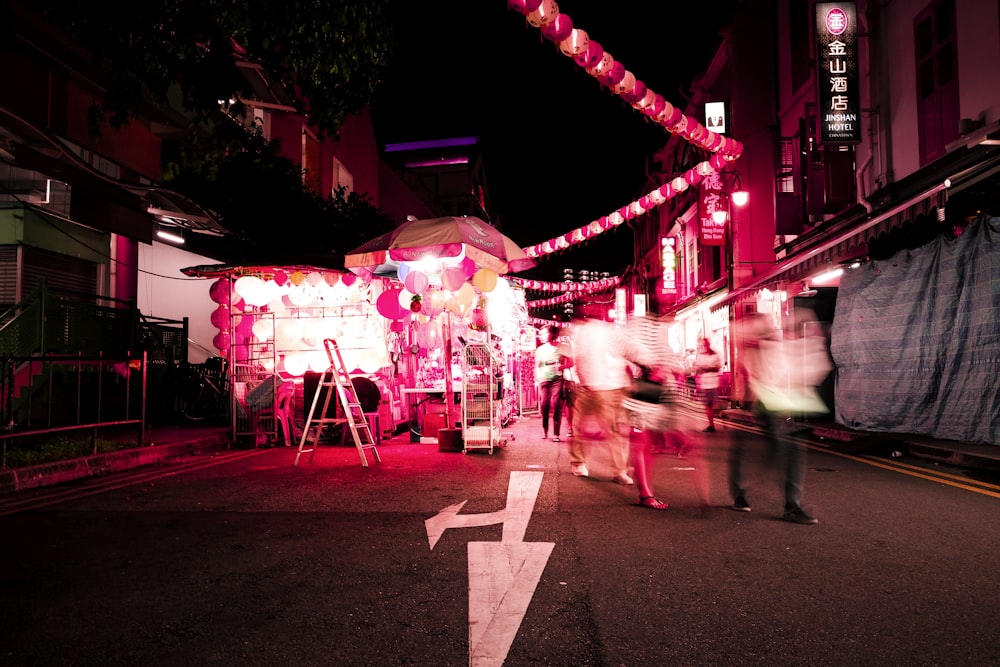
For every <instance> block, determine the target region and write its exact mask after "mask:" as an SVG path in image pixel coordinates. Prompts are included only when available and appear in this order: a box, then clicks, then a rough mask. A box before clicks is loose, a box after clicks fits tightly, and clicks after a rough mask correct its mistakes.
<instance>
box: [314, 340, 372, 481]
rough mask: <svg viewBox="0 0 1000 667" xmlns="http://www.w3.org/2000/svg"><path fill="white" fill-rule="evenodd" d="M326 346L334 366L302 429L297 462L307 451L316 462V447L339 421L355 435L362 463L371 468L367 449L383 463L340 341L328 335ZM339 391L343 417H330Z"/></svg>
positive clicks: (319, 388)
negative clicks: (325, 433) (329, 429)
mask: <svg viewBox="0 0 1000 667" xmlns="http://www.w3.org/2000/svg"><path fill="white" fill-rule="evenodd" d="M323 345H324V346H325V347H326V354H327V356H328V357H329V358H330V366H329V367H328V368H327V369H326V370H325V371H323V374H322V375H321V376H320V378H319V384H318V385H317V386H316V393H314V394H313V400H312V407H310V408H309V416H308V417H307V419H306V426H305V429H303V431H302V438H301V440H299V451H298V453H297V454H296V455H295V465H296V466H297V465H299V458H300V457H301V456H302V455H303V454H309V462H310V463H312V460H313V457H314V456H315V455H316V446H317V445H318V443H319V439H320V436H321V435H322V434H323V431H324V430H325V429H326V427H327V426H333V425H335V424H347V428H349V429H350V430H351V435H352V436H353V437H354V446H355V447H357V449H358V455H359V456H360V457H361V465H363V466H365V467H368V456H367V453H366V452H367V450H371V452H372V455H373V456H374V457H375V462H376V463H381V462H382V459H381V458H379V455H378V449H377V448H376V447H375V437H374V435H373V434H372V430H371V426H370V425H369V424H368V418H367V417H365V413H364V410H363V409H362V408H361V403H360V401H359V400H358V392H357V390H356V389H355V388H354V383H353V382H351V376H350V375H349V374H348V372H347V368H346V367H345V366H344V358H343V357H342V356H341V354H340V348H339V347H338V346H337V341H335V340H334V339H332V338H327V339H326V340H324V341H323ZM334 392H336V394H337V398H338V399H339V400H340V407H341V408H342V409H343V416H341V417H327V416H326V414H327V409H328V408H329V407H330V401H331V400H332V398H333V394H334ZM320 394H323V401H322V406H321V407H319V409H317V406H319V405H320Z"/></svg>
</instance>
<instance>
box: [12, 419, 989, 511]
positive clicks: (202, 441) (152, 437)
mask: <svg viewBox="0 0 1000 667" xmlns="http://www.w3.org/2000/svg"><path fill="white" fill-rule="evenodd" d="M717 419H719V420H720V421H721V422H722V424H723V426H724V425H725V422H727V421H728V422H732V423H736V424H745V425H749V426H760V425H761V421H760V419H759V418H758V417H757V416H756V415H754V414H753V413H752V412H751V411H749V410H742V409H728V410H722V411H721V412H720V413H719V415H718V417H717ZM529 424H531V425H532V427H531V428H530V429H529V428H527V425H529ZM537 425H538V424H537V422H533V421H532V415H528V416H526V417H524V418H523V419H521V420H519V421H515V422H513V423H512V424H511V425H510V426H509V427H507V428H505V429H504V431H505V432H510V433H512V434H513V435H514V436H515V437H516V438H518V439H531V438H532V437H537V433H536V436H532V435H529V433H530V432H536V431H537ZM798 425H799V426H801V428H802V430H803V431H809V432H810V433H811V435H812V436H814V437H815V438H818V439H820V444H821V445H823V446H829V448H830V449H831V450H832V451H837V452H841V453H847V454H862V453H874V454H887V455H892V453H893V452H899V453H900V455H903V454H906V455H909V456H914V457H918V458H922V459H927V460H932V461H936V462H938V463H944V464H947V465H953V466H956V467H959V468H967V469H972V470H982V471H989V472H994V473H1000V446H993V445H971V444H966V443H960V442H953V441H947V440H935V439H933V438H928V437H926V436H921V435H901V434H894V433H869V432H864V431H855V430H852V429H849V428H846V427H844V426H840V425H838V424H833V423H807V422H802V423H799V424H798ZM296 442H297V441H296ZM409 442H410V433H409V430H408V429H403V430H402V432H400V433H397V434H396V435H394V436H392V437H391V438H383V444H405V443H409ZM146 443H147V444H146V446H144V447H142V448H135V449H125V450H121V451H117V452H109V453H107V454H97V455H94V456H86V457H81V458H77V459H70V460H67V461H59V462H55V463H45V464H40V465H34V466H26V467H23V468H12V469H4V470H0V494H7V493H15V492H17V491H24V490H27V489H35V488H40V487H45V486H51V485H54V484H61V483H64V482H69V481H73V480H78V479H83V478H87V477H96V476H98V475H103V474H108V473H112V472H120V471H124V470H129V469H132V468H138V467H141V466H147V465H153V464H158V463H163V462H165V461H169V460H171V459H179V458H183V457H186V456H194V455H201V454H211V453H212V452H217V451H223V450H228V449H233V448H237V446H236V445H235V444H234V443H233V440H232V438H231V436H230V430H229V428H228V427H226V426H205V425H202V424H197V423H187V424H176V425H167V426H160V427H153V428H151V429H150V430H149V431H148V434H147V437H146ZM239 447H240V448H242V447H243V446H242V445H240V446H239Z"/></svg>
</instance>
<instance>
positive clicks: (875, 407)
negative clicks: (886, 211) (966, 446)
mask: <svg viewBox="0 0 1000 667" xmlns="http://www.w3.org/2000/svg"><path fill="white" fill-rule="evenodd" d="M830 352H831V355H832V356H833V360H834V362H835V364H836V367H837V383H836V390H835V391H836V393H835V406H836V419H837V422H838V423H840V424H842V425H844V426H848V427H851V428H856V429H859V430H864V431H875V432H885V433H906V434H922V435H928V436H931V437H934V438H938V439H943V440H955V441H959V442H967V443H975V444H990V445H1000V218H987V217H982V218H979V219H978V220H976V221H974V222H973V223H971V224H970V225H969V226H968V227H967V228H966V229H965V232H964V233H963V234H962V235H961V236H958V237H957V238H956V237H954V236H953V235H950V234H949V235H944V236H941V237H938V238H937V239H935V240H934V241H933V242H931V243H929V244H927V245H925V246H922V247H920V248H916V249H914V250H904V251H901V252H899V253H897V254H896V255H894V256H892V257H891V258H889V259H887V260H880V261H872V262H869V263H867V264H865V265H863V266H861V267H859V268H858V269H854V270H850V271H846V272H845V273H844V275H843V276H842V277H841V281H840V289H839V292H838V294H837V306H836V311H835V314H834V320H833V327H832V330H831V342H830Z"/></svg>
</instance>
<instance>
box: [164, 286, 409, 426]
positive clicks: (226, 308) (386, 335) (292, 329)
mask: <svg viewBox="0 0 1000 667" xmlns="http://www.w3.org/2000/svg"><path fill="white" fill-rule="evenodd" d="M184 273H185V274H187V275H193V276H201V277H206V278H212V279H214V281H213V282H212V283H211V285H210V287H209V296H210V297H211V299H212V300H213V301H214V302H215V303H216V304H217V308H216V310H215V311H214V312H213V313H212V323H213V325H215V326H216V327H217V328H218V333H217V334H216V336H215V338H214V340H213V345H214V346H215V347H216V349H217V350H218V352H219V355H220V357H222V358H225V359H226V361H227V364H226V365H227V368H228V384H229V390H230V404H231V411H230V412H231V424H232V429H233V436H234V438H237V439H240V440H243V439H249V440H250V441H251V442H254V443H256V444H262V443H265V442H280V443H281V444H285V445H292V444H297V442H296V440H295V439H296V437H297V436H298V435H299V434H300V433H301V428H302V425H303V424H304V419H305V409H306V406H308V405H309V404H310V401H311V399H312V397H313V393H314V392H315V391H316V387H317V383H318V378H319V375H320V374H321V373H322V372H323V371H325V370H326V369H327V368H328V367H329V365H330V360H329V358H328V355H327V352H326V349H325V347H324V345H323V341H324V340H325V339H327V338H332V339H335V340H337V341H338V343H339V345H340V348H341V351H342V354H343V357H344V362H345V365H346V366H347V367H348V370H349V371H350V373H351V375H352V377H358V378H366V379H367V380H369V381H370V382H371V383H372V384H374V385H375V386H376V387H377V388H378V390H379V401H378V415H379V420H378V421H379V428H380V429H381V430H382V432H383V433H384V434H387V435H389V434H392V433H394V432H395V431H396V429H397V428H398V427H399V425H401V424H405V423H407V421H408V418H409V415H408V414H407V412H406V405H407V404H406V401H405V400H404V398H403V395H402V394H401V392H400V388H401V387H402V386H404V385H405V382H404V381H403V378H402V377H401V369H400V367H399V360H400V357H401V350H402V346H403V340H404V332H403V327H401V326H398V325H394V323H392V322H390V321H388V320H386V319H385V318H384V317H382V316H381V315H380V314H379V312H378V310H377V307H376V304H377V302H378V298H379V296H381V294H382V293H383V292H386V291H387V290H389V289H390V288H391V285H392V281H391V280H388V279H375V280H368V281H362V280H359V279H358V278H357V276H355V275H354V274H351V273H344V272H342V271H337V270H332V269H326V268H320V267H309V266H200V267H190V268H188V269H185V270H184ZM307 394H308V396H307ZM334 407H336V406H334Z"/></svg>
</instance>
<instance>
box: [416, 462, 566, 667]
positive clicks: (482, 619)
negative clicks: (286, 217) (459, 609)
mask: <svg viewBox="0 0 1000 667" xmlns="http://www.w3.org/2000/svg"><path fill="white" fill-rule="evenodd" d="M542 474H543V473H540V472H523V471H518V472H512V473H511V474H510V482H509V483H508V484H507V506H506V507H505V508H504V509H502V510H500V511H498V512H484V513H481V514H459V511H461V509H462V507H464V506H465V503H466V502H467V501H465V500H463V501H462V502H460V503H456V504H454V505H449V506H448V507H445V508H444V509H443V510H441V511H440V512H438V513H437V514H435V515H434V516H432V517H431V518H430V519H425V520H424V527H425V528H426V529H427V541H428V543H429V544H430V548H431V550H432V551H433V550H434V545H436V544H437V543H438V540H440V539H441V535H443V534H444V531H446V530H448V529H449V528H463V527H465V526H488V525H492V524H495V523H502V524H503V536H502V537H501V540H500V542H470V543H469V545H468V552H469V665H470V667H500V665H503V661H504V660H505V659H506V658H507V652H508V651H509V650H510V646H511V644H512V643H513V642H514V637H515V636H517V631H518V629H519V628H520V627H521V621H522V620H523V619H524V614H525V612H526V611H527V610H528V605H529V604H530V603H531V596H532V595H534V593H535V588H536V587H537V586H538V581H539V579H541V576H542V572H543V571H544V570H545V564H546V563H548V561H549V556H550V555H551V554H552V549H553V548H554V547H555V544H554V543H552V542H524V541H523V540H524V533H525V531H526V530H527V529H528V521H529V520H530V519H531V512H532V510H534V508H535V499H536V498H537V497H538V489H539V488H541V486H542Z"/></svg>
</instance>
